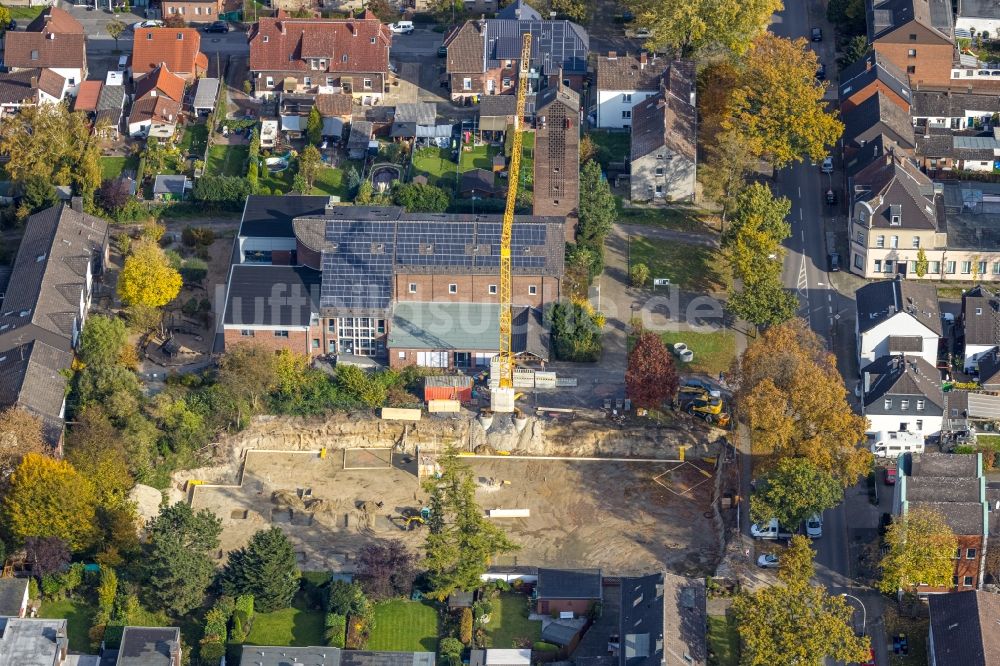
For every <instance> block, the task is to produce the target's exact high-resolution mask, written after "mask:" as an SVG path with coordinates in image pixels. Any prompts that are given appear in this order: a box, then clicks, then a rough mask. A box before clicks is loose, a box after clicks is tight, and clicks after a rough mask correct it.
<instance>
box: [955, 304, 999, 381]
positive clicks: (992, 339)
mask: <svg viewBox="0 0 1000 666" xmlns="http://www.w3.org/2000/svg"><path fill="white" fill-rule="evenodd" d="M960 324H961V330H962V337H963V338H964V340H965V350H964V352H963V356H962V367H963V368H964V370H965V372H966V373H968V374H972V373H973V372H975V371H976V369H977V368H978V366H979V358H980V357H981V356H982V355H983V354H985V353H987V352H989V351H992V350H994V349H995V348H996V347H997V346H998V345H1000V300H998V299H997V296H996V294H994V293H993V292H992V291H990V290H989V289H987V288H986V287H984V286H983V285H976V286H975V287H973V288H972V289H970V290H969V291H967V292H965V293H964V294H962V318H961V322H960Z"/></svg>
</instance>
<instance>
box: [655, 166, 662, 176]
mask: <svg viewBox="0 0 1000 666" xmlns="http://www.w3.org/2000/svg"><path fill="white" fill-rule="evenodd" d="M656 175H657V176H662V175H663V167H656Z"/></svg>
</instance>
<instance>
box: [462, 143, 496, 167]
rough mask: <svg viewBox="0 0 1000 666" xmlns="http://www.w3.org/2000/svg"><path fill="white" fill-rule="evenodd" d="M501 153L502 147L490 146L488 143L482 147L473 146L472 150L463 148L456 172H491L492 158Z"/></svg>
mask: <svg viewBox="0 0 1000 666" xmlns="http://www.w3.org/2000/svg"><path fill="white" fill-rule="evenodd" d="M501 152H503V148H502V147H499V146H491V145H490V144H488V143H487V144H484V145H482V146H474V147H473V148H472V150H465V149H464V148H463V150H462V152H461V153H460V155H459V162H458V170H459V171H460V172H463V173H464V172H466V171H471V170H472V169H486V170H487V171H492V170H493V156H494V155H497V154H500V153H501Z"/></svg>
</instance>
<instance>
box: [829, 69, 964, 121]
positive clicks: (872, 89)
mask: <svg viewBox="0 0 1000 666" xmlns="http://www.w3.org/2000/svg"><path fill="white" fill-rule="evenodd" d="M904 71H905V70H904ZM950 75H951V74H950V73H949V76H950ZM877 93H882V94H883V95H885V96H886V97H888V98H889V99H890V100H891V101H892V102H893V103H894V104H895V105H896V106H898V107H899V108H901V109H903V110H904V111H906V112H907V113H909V111H910V103H909V102H907V101H906V100H905V99H903V98H902V97H900V96H899V95H897V94H896V93H895V92H894V91H893V90H892V89H891V88H889V86H887V85H885V84H884V83H882V82H881V81H878V80H876V81H875V82H874V83H872V84H871V85H868V86H865V87H864V88H862V89H861V90H856V91H855V92H854V94H853V95H851V96H850V97H848V98H847V99H845V100H844V101H843V102H841V103H840V112H841V113H847V112H848V111H850V110H851V109H853V108H854V107H856V106H858V105H859V104H861V103H862V102H863V101H865V100H866V99H868V98H869V97H871V96H872V95H875V94H877Z"/></svg>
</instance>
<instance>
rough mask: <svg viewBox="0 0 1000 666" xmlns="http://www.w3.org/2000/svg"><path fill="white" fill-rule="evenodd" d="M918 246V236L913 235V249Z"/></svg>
mask: <svg viewBox="0 0 1000 666" xmlns="http://www.w3.org/2000/svg"><path fill="white" fill-rule="evenodd" d="M919 247H920V236H914V237H913V249H914V250H916V249H918V248H919Z"/></svg>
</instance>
